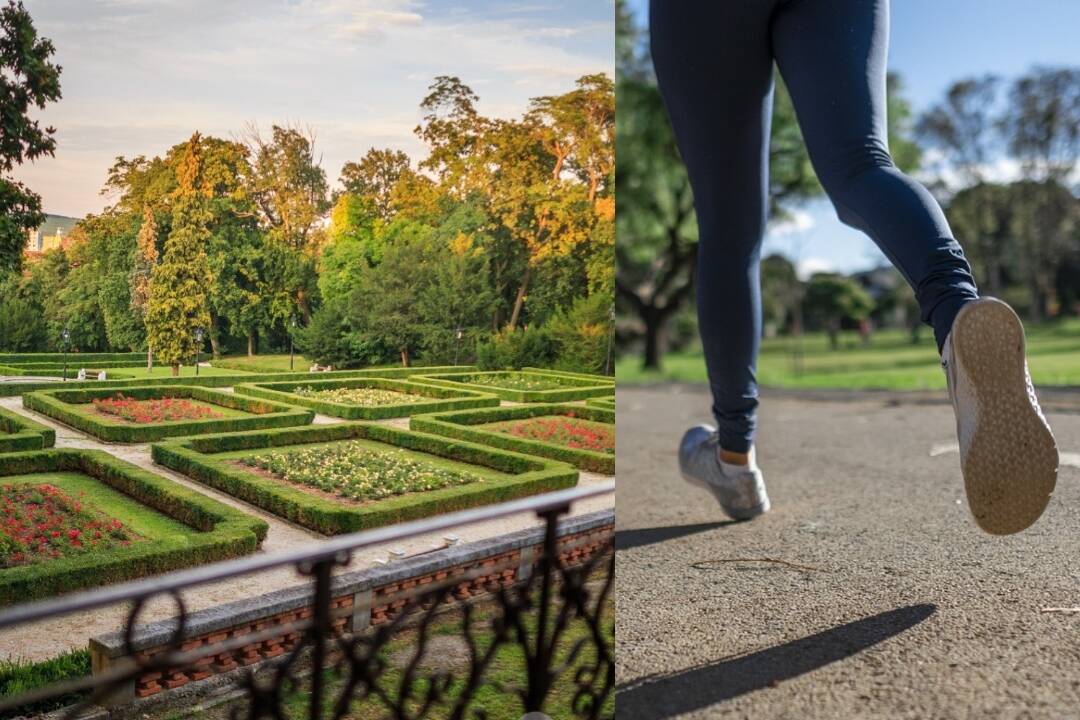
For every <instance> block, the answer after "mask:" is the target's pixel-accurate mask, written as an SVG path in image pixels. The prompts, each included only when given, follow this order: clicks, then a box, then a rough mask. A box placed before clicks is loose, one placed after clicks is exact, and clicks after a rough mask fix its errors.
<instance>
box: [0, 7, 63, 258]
mask: <svg viewBox="0 0 1080 720" xmlns="http://www.w3.org/2000/svg"><path fill="white" fill-rule="evenodd" d="M54 52H55V48H54V47H53V44H52V41H50V40H49V39H47V38H43V37H39V36H38V33H37V29H36V28H35V27H34V21H33V18H31V17H30V13H29V12H27V10H26V8H25V7H23V4H22V0H19V2H15V1H14V0H9V2H8V3H7V5H5V6H3V7H0V173H3V174H2V175H0V270H3V269H5V268H6V269H9V270H18V269H19V267H20V266H21V264H22V252H23V248H24V247H25V246H26V233H27V231H28V230H32V229H34V228H36V227H37V226H39V225H41V223H43V222H45V215H44V213H42V211H41V196H40V195H38V194H37V193H35V192H33V191H32V190H30V189H29V188H28V187H26V186H25V185H24V184H23V183H21V182H18V181H17V180H13V179H12V178H10V177H7V175H8V173H10V172H11V171H12V170H13V169H14V168H15V166H16V165H21V164H22V163H24V162H26V161H27V160H36V159H37V158H40V157H42V156H45V155H50V156H51V155H52V154H53V153H54V151H55V150H56V139H55V138H54V137H53V136H54V134H55V133H56V130H55V129H54V128H52V127H45V128H43V127H41V124H40V123H39V122H38V121H37V120H34V119H32V118H31V117H30V116H29V114H28V113H29V110H30V108H31V107H36V108H38V109H42V108H44V107H45V104H46V103H49V102H56V101H57V100H59V99H60V69H61V68H60V66H59V65H55V64H53V63H52V62H51V61H50V58H51V57H52V55H53V53H54Z"/></svg>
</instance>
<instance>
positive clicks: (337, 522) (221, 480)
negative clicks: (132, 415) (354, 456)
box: [152, 422, 578, 535]
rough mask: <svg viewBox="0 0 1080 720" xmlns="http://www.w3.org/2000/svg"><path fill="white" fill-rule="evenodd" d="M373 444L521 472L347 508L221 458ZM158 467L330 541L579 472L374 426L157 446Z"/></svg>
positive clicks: (572, 480) (552, 485) (538, 489)
mask: <svg viewBox="0 0 1080 720" xmlns="http://www.w3.org/2000/svg"><path fill="white" fill-rule="evenodd" d="M351 439H367V440H373V441H376V442H383V443H387V444H389V445H396V446H398V447H403V448H406V449H409V450H415V451H419V452H425V453H428V454H431V455H435V456H437V457H442V458H446V459H450V460H457V461H460V462H467V463H472V464H476V465H481V466H483V467H487V468H491V469H494V470H499V471H502V472H506V473H513V474H514V477H511V478H505V479H498V480H495V479H486V480H484V481H483V482H477V483H472V484H470V485H464V486H455V487H447V488H441V489H439V490H430V491H427V492H422V493H407V494H405V495H397V496H394V497H390V498H385V499H383V500H374V501H371V502H368V503H365V504H363V505H346V504H344V503H341V502H337V501H335V500H334V499H332V498H329V497H323V496H320V495H316V494H315V493H311V492H306V491H304V490H303V489H301V488H300V487H297V486H294V485H291V484H290V483H288V482H286V481H284V480H274V479H271V478H267V477H265V476H262V475H260V474H258V473H256V472H254V471H251V470H247V469H244V468H239V467H236V466H235V465H233V464H232V462H231V461H230V460H221V459H217V458H215V457H214V454H216V453H225V452H233V451H237V450H267V449H272V448H279V447H288V446H294V445H305V444H313V443H327V442H333V441H338V440H351ZM152 454H153V458H154V462H156V463H158V464H159V465H163V466H165V467H167V468H170V469H172V470H176V471H177V472H180V473H182V474H184V475H186V476H188V477H190V478H192V479H193V480H196V481H197V482H200V483H203V484H205V485H208V486H210V487H212V488H215V489H217V490H220V491H222V492H225V493H228V494H229V495H232V496H233V497H235V498H238V499H240V500H243V501H245V502H248V503H251V504H252V505H255V506H256V507H260V508H262V509H263V510H266V511H267V512H271V513H273V514H274V515H277V516H278V517H282V518H285V519H287V520H290V521H292V522H294V523H296V524H298V525H302V526H303V527H306V528H310V529H312V530H315V531H316V532H320V533H323V534H325V535H337V534H341V533H348V532H354V531H357V530H365V529H368V528H375V527H381V526H384V525H393V524H395V523H400V522H405V521H408V520H416V519H418V518H423V517H428V516H431V515H440V514H442V513H448V512H453V511H455V510H464V509H467V508H473V507H478V506H481V505H493V504H495V503H500V502H505V501H507V500H513V499H515V498H519V497H524V496H527V495H536V494H539V493H545V492H551V491H554V490H562V489H564V488H569V487H573V486H574V485H576V484H577V481H578V471H577V470H576V469H574V468H572V467H571V466H569V465H567V464H565V463H561V462H553V461H551V460H545V459H542V458H537V457H530V456H528V455H521V454H518V453H512V452H507V451H505V450H497V449H494V448H491V447H485V446H483V445H477V444H474V443H467V442H461V441H456V440H452V439H450V438H446V437H440V436H438V435H428V434H425V433H418V432H413V431H411V430H401V429H398V428H394V427H391V426H389V425H376V424H374V423H363V422H354V423H336V424H334V425H313V426H311V427H306V428H289V429H285V430H266V431H262V432H247V433H231V434H227V435H205V436H200V437H193V438H185V439H183V440H172V441H169V442H164V443H155V444H154V445H153V446H152Z"/></svg>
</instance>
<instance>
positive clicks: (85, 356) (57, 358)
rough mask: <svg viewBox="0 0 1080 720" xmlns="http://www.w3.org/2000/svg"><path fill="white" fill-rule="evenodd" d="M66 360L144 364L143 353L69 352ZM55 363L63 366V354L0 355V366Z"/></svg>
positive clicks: (73, 361)
mask: <svg viewBox="0 0 1080 720" xmlns="http://www.w3.org/2000/svg"><path fill="white" fill-rule="evenodd" d="M67 357H68V360H69V361H70V362H72V363H77V362H84V363H87V362H98V361H107V360H127V361H131V362H135V361H141V362H142V363H143V364H146V353H144V352H115V353H108V352H106V353H79V352H70V353H68V354H67ZM35 362H55V363H60V364H63V362H64V353H58V352H56V353H0V365H21V364H23V363H35Z"/></svg>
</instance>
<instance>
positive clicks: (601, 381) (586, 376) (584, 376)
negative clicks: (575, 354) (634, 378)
mask: <svg viewBox="0 0 1080 720" xmlns="http://www.w3.org/2000/svg"><path fill="white" fill-rule="evenodd" d="M521 369H522V370H523V371H526V372H537V373H544V374H545V375H561V376H562V377H572V378H578V379H579V380H592V381H593V383H594V384H596V385H605V384H606V385H614V384H615V378H614V377H612V376H611V375H595V374H593V373H582V372H573V371H571V370H555V369H553V368H542V367H529V366H526V367H523V368H521Z"/></svg>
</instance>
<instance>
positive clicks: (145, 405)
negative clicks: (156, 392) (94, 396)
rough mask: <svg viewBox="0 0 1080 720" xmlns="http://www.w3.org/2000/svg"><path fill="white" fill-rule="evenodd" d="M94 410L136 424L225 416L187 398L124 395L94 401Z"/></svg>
mask: <svg viewBox="0 0 1080 720" xmlns="http://www.w3.org/2000/svg"><path fill="white" fill-rule="evenodd" d="M94 409H95V410H97V411H98V412H99V413H102V414H104V415H113V416H115V417H119V418H123V419H124V420H127V421H128V422H134V423H155V422H167V421H169V420H207V419H212V418H219V417H222V416H223V413H219V412H217V411H216V410H213V409H211V408H208V407H206V406H205V405H196V404H195V403H193V402H192V401H191V400H188V399H187V398H158V399H154V400H134V399H132V398H129V397H124V396H123V395H122V394H121V395H117V396H116V397H114V398H104V399H102V400H94Z"/></svg>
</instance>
